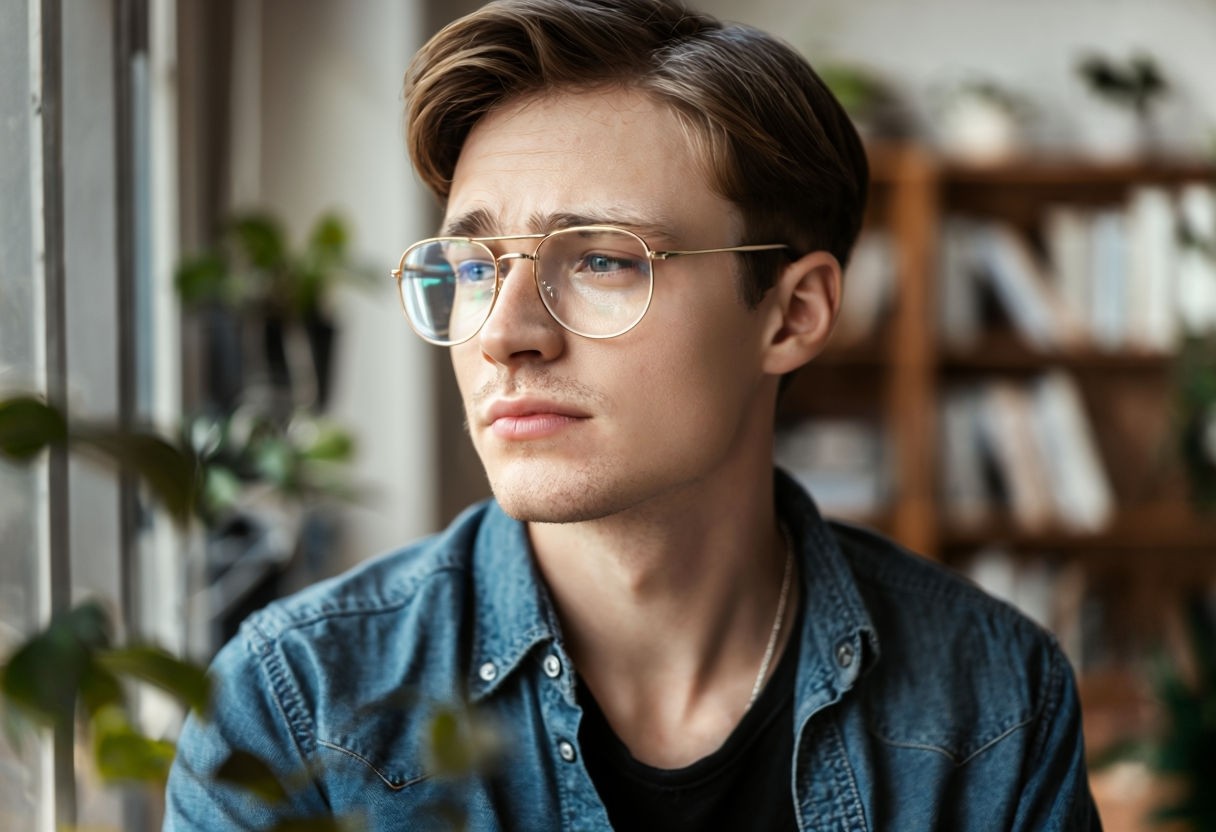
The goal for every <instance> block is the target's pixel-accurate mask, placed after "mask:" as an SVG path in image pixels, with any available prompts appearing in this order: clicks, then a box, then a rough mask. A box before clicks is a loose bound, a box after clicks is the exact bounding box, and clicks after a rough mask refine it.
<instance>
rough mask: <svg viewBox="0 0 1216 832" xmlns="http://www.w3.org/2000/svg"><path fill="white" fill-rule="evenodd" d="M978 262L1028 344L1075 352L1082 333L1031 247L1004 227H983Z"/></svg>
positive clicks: (977, 242) (978, 241)
mask: <svg viewBox="0 0 1216 832" xmlns="http://www.w3.org/2000/svg"><path fill="white" fill-rule="evenodd" d="M975 237H976V240H975V245H976V254H977V259H978V260H979V262H980V263H981V264H982V267H983V272H984V274H985V275H986V276H987V277H988V279H989V281H990V283H991V286H992V288H993V290H994V293H995V294H996V296H997V297H998V298H999V299H1000V301H1001V304H1002V306H1003V307H1004V309H1005V312H1006V313H1007V314H1008V316H1009V319H1010V321H1011V322H1012V323H1013V325H1014V327H1015V328H1016V329H1017V330H1018V332H1019V334H1020V335H1021V336H1022V337H1023V338H1024V339H1025V340H1026V342H1027V343H1028V344H1029V345H1030V346H1032V347H1035V348H1038V349H1042V350H1052V349H1057V348H1061V347H1070V346H1075V345H1076V344H1078V343H1079V342H1081V341H1082V340H1083V330H1082V328H1081V324H1080V322H1079V320H1078V319H1077V318H1076V316H1075V315H1074V314H1073V313H1072V312H1071V310H1069V308H1068V306H1067V305H1066V304H1065V302H1064V301H1063V299H1062V298H1061V296H1060V294H1059V293H1058V292H1057V291H1056V290H1055V287H1054V286H1052V285H1051V283H1050V282H1049V281H1048V279H1047V277H1046V275H1045V273H1044V270H1043V267H1042V266H1041V264H1040V263H1039V261H1038V258H1037V257H1036V256H1035V254H1034V252H1033V251H1032V250H1031V248H1030V245H1029V244H1028V243H1027V242H1026V240H1025V239H1023V238H1022V236H1021V235H1020V234H1019V233H1018V232H1017V231H1016V230H1014V229H1013V228H1012V227H1010V226H1008V225H1006V224H1004V223H986V224H984V225H981V226H978V227H977V228H976V231H975Z"/></svg>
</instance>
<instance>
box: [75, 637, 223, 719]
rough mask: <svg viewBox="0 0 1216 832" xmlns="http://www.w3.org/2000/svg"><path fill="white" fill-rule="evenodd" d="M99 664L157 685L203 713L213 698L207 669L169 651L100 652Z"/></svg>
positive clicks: (133, 648)
mask: <svg viewBox="0 0 1216 832" xmlns="http://www.w3.org/2000/svg"><path fill="white" fill-rule="evenodd" d="M97 662H98V664H100V665H101V666H102V667H104V668H106V669H107V670H109V671H110V672H111V673H116V674H118V675H120V676H128V677H131V678H135V679H139V680H140V681H143V682H147V683H148V684H150V685H154V686H156V687H158V688H160V689H161V690H163V691H165V692H166V693H168V694H170V695H171V696H173V697H174V698H175V699H177V700H178V701H180V702H182V703H183V704H185V705H187V706H188V707H190V708H191V709H193V710H195V711H197V712H199V713H203V712H205V711H206V708H207V703H208V701H209V700H210V697H211V681H210V680H209V679H208V678H207V673H206V670H204V669H203V668H202V667H200V666H198V665H196V664H192V663H190V662H187V661H183V660H182V659H179V658H177V657H175V656H174V655H173V654H171V653H169V652H168V651H166V650H162V649H161V648H159V647H152V646H150V645H134V646H129V647H119V648H115V649H112V650H106V651H104V652H101V653H99V654H98V655H97Z"/></svg>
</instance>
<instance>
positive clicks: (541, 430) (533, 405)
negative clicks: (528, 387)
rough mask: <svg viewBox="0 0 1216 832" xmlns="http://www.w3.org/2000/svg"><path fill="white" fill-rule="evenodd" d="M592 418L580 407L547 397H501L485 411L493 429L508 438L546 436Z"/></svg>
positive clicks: (486, 418) (540, 437) (488, 422)
mask: <svg viewBox="0 0 1216 832" xmlns="http://www.w3.org/2000/svg"><path fill="white" fill-rule="evenodd" d="M589 418H590V414H588V413H587V412H585V411H583V410H581V409H579V408H577V407H573V406H571V405H567V404H562V403H561V402H553V401H546V400H543V399H499V400H497V401H495V402H493V403H492V404H491V405H490V406H489V407H488V408H487V409H486V411H485V422H486V424H487V425H489V427H490V430H491V431H492V432H493V433H494V435H495V436H498V437H499V438H502V439H508V440H523V439H542V438H545V437H549V436H553V435H555V434H557V433H560V432H561V431H563V430H565V429H567V428H569V427H572V426H574V425H576V424H578V423H580V422H582V421H584V420H586V419H589Z"/></svg>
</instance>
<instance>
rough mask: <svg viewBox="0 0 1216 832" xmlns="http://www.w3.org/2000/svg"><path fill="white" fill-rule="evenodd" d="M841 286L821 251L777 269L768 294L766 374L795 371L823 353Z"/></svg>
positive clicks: (832, 260)
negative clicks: (775, 279)
mask: <svg viewBox="0 0 1216 832" xmlns="http://www.w3.org/2000/svg"><path fill="white" fill-rule="evenodd" d="M841 284H842V275H841V268H840V263H839V262H838V261H837V260H836V258H835V257H834V256H833V255H831V254H829V253H828V252H826V251H812V252H811V253H810V254H807V255H804V256H803V257H800V258H799V259H798V260H795V261H794V262H793V263H790V264H789V265H788V266H786V267H785V269H783V270H782V272H781V275H780V276H779V277H778V278H777V283H776V285H774V286H773V288H772V289H771V290H770V299H771V302H772V308H771V309H770V310H769V314H770V322H769V328H768V331H767V332H766V335H767V336H768V338H767V341H766V347H765V355H764V371H765V372H766V373H771V374H773V375H783V374H785V373H788V372H791V371H793V370H796V369H798V368H799V367H801V366H802V365H803V364H805V363H807V362H808V361H810V360H811V359H812V358H814V357H815V356H816V355H818V354H819V353H820V351H822V350H823V347H824V345H825V344H827V341H828V336H830V335H831V334H832V328H833V327H834V326H835V324H836V314H837V312H839V311H840V293H841Z"/></svg>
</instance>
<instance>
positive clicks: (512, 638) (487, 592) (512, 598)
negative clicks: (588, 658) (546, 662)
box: [468, 500, 560, 702]
mask: <svg viewBox="0 0 1216 832" xmlns="http://www.w3.org/2000/svg"><path fill="white" fill-rule="evenodd" d="M473 593H474V601H475V604H474V620H473V643H472V651H471V655H472V662H471V664H470V667H469V682H468V689H469V698H470V699H471V700H472V701H473V702H477V701H479V700H481V699H482V698H483V697H485V696H488V695H489V694H491V693H493V692H494V691H495V690H496V689H497V688H498V686H499V685H501V684H502V683H503V681H504V680H505V679H506V678H507V677H508V676H510V675H511V674H512V673H513V672H514V671H515V670H516V668H517V667H518V666H519V664H520V662H521V661H523V659H524V657H525V656H527V654H528V653H529V652H530V651H531V650H532V648H533V647H535V646H536V645H537V644H539V643H541V642H544V641H549V640H554V639H556V638H557V636H558V634H559V633H560V627H559V626H558V623H557V616H556V614H555V613H554V611H553V605H552V603H550V601H549V596H548V594H547V593H546V592H545V589H544V586H543V584H542V582H541V579H540V575H539V574H538V573H537V570H536V565H535V562H534V561H533V558H532V544H531V543H530V542H529V541H528V533H527V527H526V526H525V525H524V524H523V523H521V522H519V521H518V520H514V519H512V518H510V517H508V516H507V515H506V513H505V512H503V510H502V509H501V508H500V507H499V505H498V503H497V502H495V501H493V500H491V501H490V502H489V504H488V505H487V508H486V513H485V518H484V520H483V521H482V524H481V528H480V529H479V531H478V533H477V540H476V542H475V543H474V551H473Z"/></svg>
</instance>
